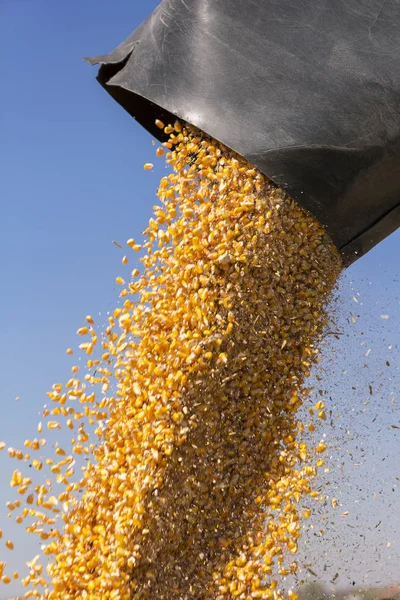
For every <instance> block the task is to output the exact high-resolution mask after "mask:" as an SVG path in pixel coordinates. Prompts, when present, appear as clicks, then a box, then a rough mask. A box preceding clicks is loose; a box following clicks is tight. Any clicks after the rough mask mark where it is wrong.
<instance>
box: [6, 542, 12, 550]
mask: <svg viewBox="0 0 400 600" xmlns="http://www.w3.org/2000/svg"><path fill="white" fill-rule="evenodd" d="M6 548H8V549H9V550H14V544H13V543H12V541H11V540H7V541H6Z"/></svg>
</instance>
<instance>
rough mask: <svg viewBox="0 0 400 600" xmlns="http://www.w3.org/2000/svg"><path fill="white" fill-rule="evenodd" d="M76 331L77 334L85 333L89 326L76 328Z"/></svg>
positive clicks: (87, 331)
mask: <svg viewBox="0 0 400 600" xmlns="http://www.w3.org/2000/svg"><path fill="white" fill-rule="evenodd" d="M76 333H77V334H78V335H87V334H88V333H89V328H88V327H81V328H80V329H78V331H77V332H76Z"/></svg>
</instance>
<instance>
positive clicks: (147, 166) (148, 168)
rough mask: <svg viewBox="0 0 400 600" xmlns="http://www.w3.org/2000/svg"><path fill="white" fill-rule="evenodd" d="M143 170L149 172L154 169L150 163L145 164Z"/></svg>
mask: <svg viewBox="0 0 400 600" xmlns="http://www.w3.org/2000/svg"><path fill="white" fill-rule="evenodd" d="M143 168H144V170H145V171H151V170H152V169H154V165H153V164H152V163H146V164H145V165H144V166H143Z"/></svg>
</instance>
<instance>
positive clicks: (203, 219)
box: [0, 121, 341, 600]
mask: <svg viewBox="0 0 400 600" xmlns="http://www.w3.org/2000/svg"><path fill="white" fill-rule="evenodd" d="M157 124H158V126H159V127H163V128H164V125H163V124H162V123H160V122H159V121H158V122H157ZM165 132H166V133H167V134H169V135H170V140H169V142H166V143H165V144H164V147H166V148H167V156H166V158H167V162H168V164H169V165H170V166H171V167H172V174H171V175H169V176H167V177H164V178H163V179H162V180H161V182H160V187H159V191H158V196H159V199H160V205H159V206H156V207H154V218H152V219H151V220H150V222H149V227H148V228H147V229H146V231H145V236H146V243H145V244H144V248H145V251H146V252H145V254H144V256H142V257H141V259H140V260H141V261H142V263H143V270H142V273H141V274H140V272H139V270H137V269H135V270H134V271H133V272H132V280H131V281H129V282H125V281H124V280H123V279H122V278H121V277H118V278H117V283H119V284H120V285H121V288H122V291H121V297H122V304H121V307H120V308H117V309H116V310H115V311H114V314H113V316H112V317H110V318H109V324H108V327H107V329H106V330H105V331H104V332H103V333H102V334H99V333H97V332H96V329H95V327H94V323H93V319H92V318H91V317H87V325H86V326H84V327H82V328H81V329H80V330H79V331H78V333H79V334H80V335H82V336H84V338H85V339H84V342H83V343H82V344H81V346H80V347H81V349H82V350H83V351H85V352H86V353H87V354H88V355H92V356H91V357H90V358H89V360H88V373H87V374H86V375H85V376H84V377H83V378H82V379H80V377H79V372H78V371H79V369H78V367H74V368H73V378H72V379H71V380H70V381H69V382H68V383H67V384H66V385H65V386H63V385H61V384H55V385H54V386H53V390H52V391H51V392H50V393H49V394H48V395H49V396H50V398H51V400H52V401H53V403H54V408H52V409H46V411H45V413H44V418H45V419H46V423H47V427H48V428H49V429H50V430H52V429H57V428H60V427H61V423H62V420H64V422H65V426H66V427H69V428H70V429H71V430H74V433H73V436H74V437H73V439H72V446H71V449H70V452H67V450H64V449H62V448H61V447H60V446H58V445H56V450H55V452H56V456H55V459H54V460H52V459H49V458H47V461H46V460H42V459H41V457H40V455H41V454H42V453H43V450H42V447H43V445H44V444H45V440H44V439H35V440H27V441H26V443H25V445H26V447H27V448H29V449H30V450H29V452H31V453H32V455H29V454H24V452H25V451H24V452H22V451H16V450H12V449H11V451H10V452H9V453H10V455H11V456H12V457H13V458H16V459H18V458H19V459H24V460H29V461H30V462H31V463H32V464H33V466H35V467H36V468H37V469H38V470H41V469H42V467H43V472H44V471H45V470H46V468H47V469H49V472H48V474H46V475H45V476H44V482H43V484H42V485H36V486H35V485H34V484H33V483H32V480H31V479H30V478H28V477H26V476H24V475H23V473H21V471H20V470H18V469H17V470H16V471H15V472H14V475H13V478H12V481H11V485H12V486H14V487H16V489H17V491H18V492H19V495H20V500H17V501H15V502H14V503H10V504H9V509H10V511H17V512H16V513H14V514H17V521H18V522H20V523H22V522H24V521H25V519H27V518H29V517H30V518H33V522H32V523H31V524H30V525H28V527H27V530H28V531H29V532H31V533H32V534H36V535H38V536H39V538H40V539H41V540H42V542H43V546H42V553H43V554H44V555H45V556H48V557H49V564H48V566H47V568H46V567H45V566H44V565H43V563H42V562H41V560H40V558H39V557H35V559H33V561H32V562H31V563H29V573H28V575H27V576H26V577H25V578H24V579H23V581H22V583H23V585H24V586H26V588H27V590H28V591H27V592H26V594H25V597H26V598H29V597H37V598H43V599H44V598H46V599H48V600H72V599H76V600H77V599H88V600H108V599H110V600H111V599H120V600H130V599H133V598H135V599H138V600H142V599H143V600H144V599H148V600H155V599H157V600H179V599H182V600H184V599H185V600H186V599H187V600H189V599H192V600H202V599H204V600H206V599H207V600H211V599H215V600H225V599H226V600H228V599H232V598H238V599H245V600H249V599H253V598H267V599H268V598H275V599H277V598H280V597H281V593H282V592H281V591H280V586H279V584H278V580H279V581H283V582H284V581H285V577H286V576H287V575H289V574H291V573H293V574H295V573H296V571H297V569H298V565H297V563H296V562H295V554H296V552H297V548H298V540H299V536H300V530H301V522H302V518H307V517H308V516H309V515H310V510H309V509H308V508H307V509H306V510H305V512H304V509H302V511H300V509H299V503H300V501H301V500H302V499H304V498H309V497H312V498H313V497H314V498H315V497H318V492H316V491H313V486H312V483H311V480H312V478H313V476H314V475H315V472H316V468H317V466H318V465H321V464H322V463H323V461H322V460H318V457H319V454H318V453H322V452H323V451H324V450H325V444H324V443H323V442H321V443H319V445H318V446H317V447H316V448H314V450H316V453H317V454H315V458H313V460H312V461H310V459H309V456H310V452H311V450H312V449H310V448H307V447H306V444H305V443H303V442H302V441H301V433H302V431H303V429H304V425H303V424H302V423H301V422H299V420H298V416H297V412H298V409H299V407H300V405H301V403H302V402H303V400H304V398H306V397H307V395H308V394H309V393H310V390H307V389H304V379H305V377H307V376H308V375H309V373H310V369H311V366H312V364H313V362H314V361H315V360H317V356H318V349H317V347H316V342H317V340H318V336H319V334H320V333H321V330H322V327H323V325H324V322H325V320H326V314H325V312H324V305H325V303H326V301H327V298H328V296H329V294H330V292H331V291H332V288H333V286H334V284H335V281H336V279H337V276H338V275H339V272H340V268H341V267H340V258H339V255H338V253H337V251H336V249H335V247H334V246H333V244H332V242H331V241H330V239H329V238H328V236H327V234H326V232H325V231H324V229H323V228H322V227H321V226H320V225H319V224H318V223H317V222H316V221H315V220H314V219H313V218H312V217H311V216H310V215H309V214H308V213H306V212H305V211H304V210H303V209H302V208H300V207H299V206H298V205H297V204H296V203H295V202H294V201H293V200H291V198H290V197H288V196H287V195H286V194H285V193H284V192H283V191H282V190H281V189H279V188H277V187H276V186H274V185H273V184H272V183H271V182H269V181H268V180H267V179H266V178H265V177H264V176H263V175H262V174H261V173H260V172H258V171H257V170H256V169H255V168H253V167H252V166H251V165H249V164H248V163H247V162H246V161H245V160H244V159H243V158H241V157H239V156H237V155H235V154H234V153H233V152H231V151H229V150H228V149H227V148H225V147H223V146H222V145H221V144H219V143H216V142H214V141H212V140H210V139H209V138H207V137H206V136H205V135H203V134H200V133H199V132H197V131H195V130H193V129H190V128H183V127H182V126H181V125H180V124H179V123H177V124H175V126H168V127H165ZM164 152H165V149H164V148H162V147H160V148H158V150H157V155H158V156H162V155H163V154H164ZM145 167H146V168H151V165H145ZM128 245H129V246H130V247H131V248H132V249H133V250H139V249H140V248H141V247H140V246H139V245H138V244H136V242H135V241H134V240H129V241H128ZM122 262H123V264H127V262H128V258H127V257H124V258H123V261H122ZM96 346H97V347H99V346H100V347H101V353H102V356H101V358H94V356H95V355H96ZM68 352H69V353H72V351H68ZM323 409H324V406H323V403H322V402H319V404H318V406H317V411H318V413H319V416H320V417H321V418H324V410H323ZM90 425H94V426H95V434H96V435H97V438H98V440H97V443H96V444H95V443H93V440H92V443H91V439H90V435H89V433H88V427H89V426H90ZM310 427H312V428H313V427H314V426H313V425H311V426H310ZM41 430H42V425H39V431H41ZM35 453H36V455H37V458H33V459H32V456H34V454H35ZM74 455H83V456H86V457H87V458H89V460H88V462H87V464H86V467H85V469H84V472H83V477H82V479H81V480H80V481H75V480H74V464H75V456H74ZM46 463H47V464H46ZM60 485H61V486H62V489H61V490H60V489H59V486H60ZM23 501H24V502H25V504H26V506H25V507H24V508H22V510H19V509H20V507H21V505H22V502H23ZM7 545H8V547H9V548H10V549H11V548H12V543H11V542H7ZM0 571H1V573H0V574H1V575H2V580H3V582H4V583H9V582H10V579H11V577H12V575H7V574H5V573H6V565H5V564H4V563H0ZM15 577H16V578H17V577H18V574H15ZM286 591H287V590H286ZM289 597H290V598H291V599H292V600H293V599H294V598H295V597H296V594H295V593H294V592H289Z"/></svg>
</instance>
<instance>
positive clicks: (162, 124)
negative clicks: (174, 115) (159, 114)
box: [155, 119, 165, 129]
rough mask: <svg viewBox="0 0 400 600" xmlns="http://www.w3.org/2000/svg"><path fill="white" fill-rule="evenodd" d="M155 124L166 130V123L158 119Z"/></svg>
mask: <svg viewBox="0 0 400 600" xmlns="http://www.w3.org/2000/svg"><path fill="white" fill-rule="evenodd" d="M155 124H156V126H157V127H158V128H159V129H164V127H165V125H164V123H163V122H162V121H160V119H156V121H155Z"/></svg>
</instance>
